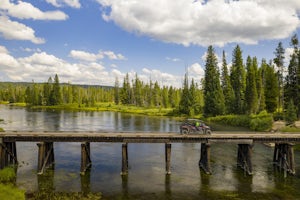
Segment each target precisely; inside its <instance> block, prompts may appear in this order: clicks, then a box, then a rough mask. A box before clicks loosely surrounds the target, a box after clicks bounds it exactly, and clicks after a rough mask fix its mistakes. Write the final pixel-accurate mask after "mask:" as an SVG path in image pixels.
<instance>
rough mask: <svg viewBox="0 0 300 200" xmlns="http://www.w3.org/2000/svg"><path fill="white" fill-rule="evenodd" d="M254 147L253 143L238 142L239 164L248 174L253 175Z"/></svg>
mask: <svg viewBox="0 0 300 200" xmlns="http://www.w3.org/2000/svg"><path fill="white" fill-rule="evenodd" d="M252 147H253V145H251V144H238V152H237V166H238V167H240V168H241V169H243V170H244V171H245V172H246V173H247V174H248V175H252Z"/></svg>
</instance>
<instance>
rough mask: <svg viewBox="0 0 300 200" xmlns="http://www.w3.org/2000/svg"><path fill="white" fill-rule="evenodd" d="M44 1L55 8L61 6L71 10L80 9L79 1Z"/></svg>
mask: <svg viewBox="0 0 300 200" xmlns="http://www.w3.org/2000/svg"><path fill="white" fill-rule="evenodd" d="M46 1H47V2H48V3H50V4H52V5H53V6H55V7H62V6H63V5H67V6H70V7H73V8H80V7H81V4H80V2H79V0H46Z"/></svg>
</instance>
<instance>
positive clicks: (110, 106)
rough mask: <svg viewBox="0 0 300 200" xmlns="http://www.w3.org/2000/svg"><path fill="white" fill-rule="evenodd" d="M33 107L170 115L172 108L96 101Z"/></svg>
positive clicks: (35, 107)
mask: <svg viewBox="0 0 300 200" xmlns="http://www.w3.org/2000/svg"><path fill="white" fill-rule="evenodd" d="M32 108H34V109H38V108H41V109H57V110H74V111H114V112H122V113H133V114H142V115H149V116H170V113H171V112H172V111H173V109H172V108H153V107H152V108H144V107H137V106H131V105H129V106H128V105H116V104H114V103H96V105H95V106H92V107H87V106H85V105H83V104H77V103H73V104H62V105H57V106H32Z"/></svg>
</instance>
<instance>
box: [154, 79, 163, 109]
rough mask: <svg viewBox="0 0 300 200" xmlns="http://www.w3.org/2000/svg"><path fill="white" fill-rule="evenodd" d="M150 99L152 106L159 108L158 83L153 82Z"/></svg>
mask: <svg viewBox="0 0 300 200" xmlns="http://www.w3.org/2000/svg"><path fill="white" fill-rule="evenodd" d="M152 99H153V104H154V106H156V107H160V106H161V103H162V102H161V101H162V100H161V91H160V87H159V85H158V82H157V81H155V83H154V88H153V96H152Z"/></svg>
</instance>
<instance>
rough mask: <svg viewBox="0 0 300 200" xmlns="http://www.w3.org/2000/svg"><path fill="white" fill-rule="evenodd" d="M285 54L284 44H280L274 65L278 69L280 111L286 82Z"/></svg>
mask: <svg viewBox="0 0 300 200" xmlns="http://www.w3.org/2000/svg"><path fill="white" fill-rule="evenodd" d="M284 53H285V50H284V48H283V46H282V42H279V43H278V46H277V48H276V51H275V52H274V54H275V58H274V63H275V65H276V67H277V80H278V89H279V92H278V110H279V109H280V108H283V101H284V91H283V89H284V81H283V72H284V58H285V57H284Z"/></svg>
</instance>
